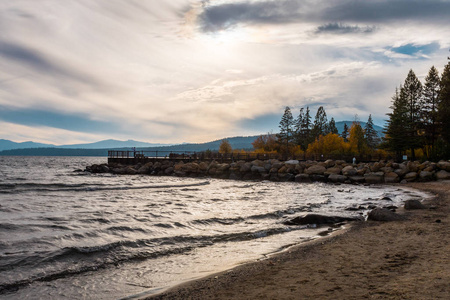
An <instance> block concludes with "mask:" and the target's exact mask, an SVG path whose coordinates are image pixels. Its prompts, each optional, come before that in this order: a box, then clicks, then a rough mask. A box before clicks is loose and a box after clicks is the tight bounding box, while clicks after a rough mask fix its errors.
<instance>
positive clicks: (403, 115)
mask: <svg viewBox="0 0 450 300" xmlns="http://www.w3.org/2000/svg"><path fill="white" fill-rule="evenodd" d="M401 90H403V87H402V86H400V88H399V89H396V91H395V95H394V96H393V97H392V106H391V107H390V108H391V109H392V112H391V113H388V114H387V115H388V116H389V120H387V126H386V129H385V131H384V133H385V137H384V140H385V142H386V147H387V148H388V149H390V150H391V151H393V152H394V153H395V154H396V159H397V161H400V160H401V155H402V153H403V151H405V150H406V149H408V141H407V136H406V135H405V128H406V127H407V124H408V108H407V101H406V99H405V97H404V95H403V94H402V93H401V92H400V91H401Z"/></svg>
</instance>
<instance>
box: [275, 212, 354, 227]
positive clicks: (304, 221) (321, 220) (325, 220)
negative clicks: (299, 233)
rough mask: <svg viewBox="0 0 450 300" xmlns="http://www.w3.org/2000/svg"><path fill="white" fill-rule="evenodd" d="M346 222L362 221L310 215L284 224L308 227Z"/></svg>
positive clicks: (350, 218) (352, 218) (351, 218)
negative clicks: (310, 225)
mask: <svg viewBox="0 0 450 300" xmlns="http://www.w3.org/2000/svg"><path fill="white" fill-rule="evenodd" d="M345 221H361V218H359V217H339V216H324V215H319V214H308V215H306V216H302V217H296V218H294V219H292V220H288V221H286V222H284V224H285V225H308V224H316V225H322V224H335V223H341V222H345Z"/></svg>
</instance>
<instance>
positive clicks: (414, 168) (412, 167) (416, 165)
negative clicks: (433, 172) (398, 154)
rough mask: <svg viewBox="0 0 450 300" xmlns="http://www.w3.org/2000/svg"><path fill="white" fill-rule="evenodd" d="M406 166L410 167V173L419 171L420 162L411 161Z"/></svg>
mask: <svg viewBox="0 0 450 300" xmlns="http://www.w3.org/2000/svg"><path fill="white" fill-rule="evenodd" d="M406 166H407V167H408V170H409V172H417V171H419V162H417V161H409V162H408V164H407V165H406Z"/></svg>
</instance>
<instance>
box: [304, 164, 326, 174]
mask: <svg viewBox="0 0 450 300" xmlns="http://www.w3.org/2000/svg"><path fill="white" fill-rule="evenodd" d="M326 170H327V169H326V168H325V167H324V166H321V165H315V166H311V167H309V168H308V169H306V171H305V173H306V174H310V175H311V174H316V175H323V174H324V173H325V171H326Z"/></svg>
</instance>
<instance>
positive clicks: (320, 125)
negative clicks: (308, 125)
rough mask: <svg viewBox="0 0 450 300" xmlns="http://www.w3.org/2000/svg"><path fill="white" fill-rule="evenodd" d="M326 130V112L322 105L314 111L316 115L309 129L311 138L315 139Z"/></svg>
mask: <svg viewBox="0 0 450 300" xmlns="http://www.w3.org/2000/svg"><path fill="white" fill-rule="evenodd" d="M326 131H328V120H327V113H326V112H325V109H324V108H323V106H321V107H319V109H318V110H317V113H316V117H315V119H314V126H313V128H312V131H311V135H312V138H313V139H314V140H315V139H316V138H318V137H319V136H320V135H325V132H326Z"/></svg>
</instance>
